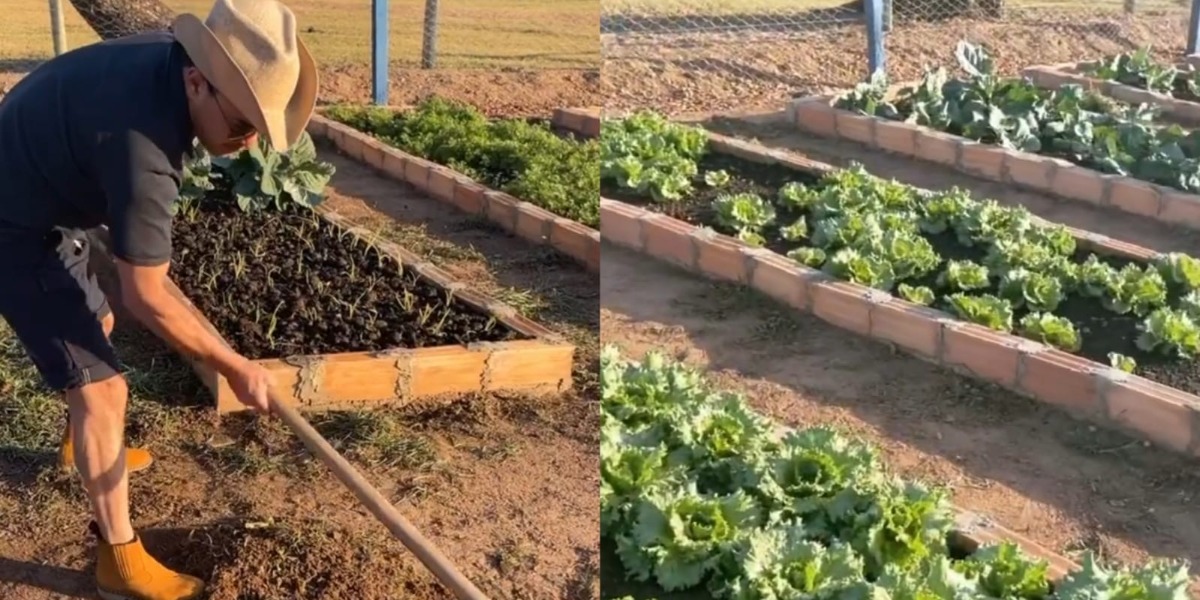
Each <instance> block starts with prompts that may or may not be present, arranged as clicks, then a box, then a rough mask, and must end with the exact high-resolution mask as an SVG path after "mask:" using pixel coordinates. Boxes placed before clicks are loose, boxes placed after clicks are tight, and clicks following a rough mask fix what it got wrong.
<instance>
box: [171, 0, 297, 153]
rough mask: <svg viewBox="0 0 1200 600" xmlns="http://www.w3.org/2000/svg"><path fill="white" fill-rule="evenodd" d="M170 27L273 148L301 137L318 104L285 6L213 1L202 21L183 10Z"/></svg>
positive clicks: (256, 0)
mask: <svg viewBox="0 0 1200 600" xmlns="http://www.w3.org/2000/svg"><path fill="white" fill-rule="evenodd" d="M171 31H172V32H173V33H174V35H175V39H176V40H178V41H179V43H180V44H181V45H182V46H183V48H184V50H186V51H187V53H188V56H189V57H191V59H192V63H193V64H195V65H196V68H197V69H199V70H200V72H201V73H203V74H204V77H205V78H207V79H208V80H209V81H210V82H211V83H212V85H213V87H215V88H217V90H219V91H220V92H221V93H222V94H223V95H225V96H226V97H228V98H229V100H230V101H232V102H233V104H234V106H236V107H237V108H238V110H239V111H240V112H241V113H242V114H243V115H244V116H245V117H246V120H247V121H248V122H249V123H250V124H252V125H254V128H255V129H256V130H257V131H258V133H259V134H260V135H263V136H266V138H267V140H268V141H269V142H270V143H271V146H272V147H273V148H275V150H276V151H278V152H284V151H286V150H287V149H288V148H290V147H291V145H292V144H294V143H295V142H296V140H297V139H299V137H300V134H301V133H303V132H304V128H305V127H306V126H307V125H308V121H309V119H310V118H312V114H313V108H314V107H315V106H316V101H317V65H316V63H315V62H313V58H312V55H311V54H309V52H308V48H307V47H305V45H304V42H302V41H300V37H299V36H298V35H296V16H295V15H294V14H292V11H291V10H290V9H288V7H286V6H284V5H283V4H280V3H279V2H277V1H276V0H216V4H214V5H213V8H212V11H211V12H209V13H208V18H207V19H206V20H204V21H201V20H200V19H199V17H197V16H196V15H192V14H181V15H179V16H178V17H176V18H175V21H174V22H173V23H172V24H171Z"/></svg>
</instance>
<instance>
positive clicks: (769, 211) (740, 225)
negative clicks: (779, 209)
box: [713, 193, 775, 246]
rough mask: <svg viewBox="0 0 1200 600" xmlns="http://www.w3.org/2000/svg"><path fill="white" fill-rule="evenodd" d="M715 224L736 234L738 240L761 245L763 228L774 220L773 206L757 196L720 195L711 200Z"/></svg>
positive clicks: (746, 194) (750, 194)
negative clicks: (715, 213)
mask: <svg viewBox="0 0 1200 600" xmlns="http://www.w3.org/2000/svg"><path fill="white" fill-rule="evenodd" d="M713 207H714V208H715V209H716V210H717V222H718V223H720V224H721V226H723V227H726V228H729V229H732V230H733V231H735V232H737V237H738V239H740V240H742V241H744V242H746V243H749V244H752V245H755V246H761V245H762V244H763V241H764V240H763V237H762V235H760V232H761V231H762V228H763V227H766V226H767V225H769V224H771V223H772V222H773V221H774V220H775V206H774V205H773V204H771V202H770V201H769V200H766V199H764V198H762V197H761V196H759V195H758V194H752V193H740V194H721V195H720V196H717V198H716V199H715V200H713Z"/></svg>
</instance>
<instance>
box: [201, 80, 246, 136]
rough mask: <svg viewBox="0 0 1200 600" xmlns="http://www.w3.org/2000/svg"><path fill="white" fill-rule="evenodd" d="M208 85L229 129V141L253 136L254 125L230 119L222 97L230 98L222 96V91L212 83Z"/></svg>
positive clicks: (242, 120)
mask: <svg viewBox="0 0 1200 600" xmlns="http://www.w3.org/2000/svg"><path fill="white" fill-rule="evenodd" d="M207 83H208V91H209V93H210V94H212V95H213V98H214V99H216V101H217V110H219V111H221V117H222V118H223V119H224V120H225V126H226V127H228V128H229V139H231V140H241V139H245V138H247V137H250V136H251V135H253V134H254V125H252V124H250V123H248V122H246V121H245V120H244V119H232V118H230V117H229V113H228V112H226V111H225V107H224V106H223V103H222V102H221V98H222V97H224V98H228V96H226V95H225V94H222V93H221V90H218V89H217V88H216V87H215V86H213V84H212V82H207Z"/></svg>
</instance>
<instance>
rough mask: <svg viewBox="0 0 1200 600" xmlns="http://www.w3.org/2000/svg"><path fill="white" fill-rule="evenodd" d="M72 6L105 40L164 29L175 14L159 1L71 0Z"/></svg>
mask: <svg viewBox="0 0 1200 600" xmlns="http://www.w3.org/2000/svg"><path fill="white" fill-rule="evenodd" d="M71 5H72V6H74V7H75V10H77V11H79V14H80V15H82V16H83V20H84V21H87V24H88V25H89V26H91V28H92V29H93V30H94V31H95V32H96V34H97V35H99V36H100V38H101V39H105V40H111V39H113V38H119V37H125V36H127V35H133V34H135V33H143V32H146V31H154V30H158V29H166V28H167V27H169V26H170V25H171V20H172V19H173V18H174V17H175V11H173V10H171V9H170V8H168V7H167V5H166V4H163V3H162V1H161V0H71Z"/></svg>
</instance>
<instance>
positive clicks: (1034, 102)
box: [835, 42, 1200, 192]
mask: <svg viewBox="0 0 1200 600" xmlns="http://www.w3.org/2000/svg"><path fill="white" fill-rule="evenodd" d="M955 56H956V58H957V61H958V64H959V67H960V68H961V70H962V71H963V72H964V75H963V76H962V77H951V76H950V75H949V73H948V72H947V71H946V69H945V68H943V67H938V68H936V69H928V70H926V72H925V74H924V76H923V78H922V79H921V81H920V82H918V83H917V84H916V85H913V86H908V87H905V88H903V89H901V90H899V91H898V92H897V93H896V94H894V95H891V94H888V81H887V78H886V76H884V75H883V74H882V72H880V74H878V75H876V76H875V77H873V78H871V79H870V80H868V81H866V82H864V83H861V84H859V85H858V86H857V87H856V88H855V89H854V90H852V91H850V92H847V93H845V94H842V95H841V96H839V97H838V99H837V101H836V103H835V106H836V107H837V108H840V109H844V110H850V111H855V112H858V113H860V114H867V115H872V116H877V117H881V118H886V119H894V120H899V121H905V122H908V123H915V124H918V125H922V126H925V127H929V128H932V129H936V130H938V131H944V132H947V133H951V134H954V135H959V136H962V137H965V138H969V139H972V140H977V141H982V142H986V143H992V144H997V145H1000V146H1003V147H1005V148H1011V149H1015V150H1021V151H1025V152H1035V153H1038V154H1043V155H1047V156H1053V157H1057V158H1062V159H1065V160H1069V161H1071V162H1074V163H1076V164H1079V165H1082V166H1085V167H1088V168H1091V169H1095V170H1097V171H1101V172H1104V173H1112V174H1116V175H1122V176H1129V177H1135V178H1138V179H1141V180H1144V181H1148V182H1153V183H1157V184H1161V185H1165V186H1170V187H1173V188H1176V189H1179V190H1184V191H1188V192H1200V134H1197V133H1196V132H1195V131H1189V130H1186V129H1184V128H1182V127H1180V126H1179V125H1176V124H1164V123H1161V122H1159V120H1158V119H1157V117H1158V116H1159V109H1158V108H1156V107H1154V106H1152V105H1148V104H1139V105H1131V104H1127V103H1123V102H1118V101H1116V100H1113V99H1111V98H1107V97H1104V96H1103V95H1101V94H1099V93H1095V92H1091V91H1086V90H1085V89H1084V88H1083V87H1082V86H1079V85H1075V84H1069V85H1064V86H1062V87H1060V88H1059V89H1053V90H1051V89H1045V88H1040V87H1038V86H1037V85H1035V84H1034V83H1033V82H1032V81H1030V80H1029V79H1026V78H1018V77H1005V76H1001V75H999V74H997V73H995V71H994V63H993V60H992V58H991V56H990V55H989V54H988V53H987V51H986V50H984V49H982V48H979V47H977V46H974V45H972V44H970V43H967V42H959V43H958V46H957V48H956V51H955ZM1148 60H1149V59H1148V58H1146V57H1143V56H1140V55H1139V56H1132V55H1131V56H1129V57H1125V58H1122V57H1115V58H1113V59H1111V60H1109V61H1104V62H1101V63H1100V64H1099V65H1098V66H1096V67H1095V69H1094V72H1095V73H1096V75H1097V76H1100V77H1105V78H1123V79H1124V80H1127V81H1133V80H1136V79H1137V78H1139V77H1143V76H1147V77H1150V78H1151V80H1150V82H1149V83H1148V84H1147V85H1154V86H1158V87H1161V85H1162V84H1160V83H1155V82H1158V81H1159V80H1160V79H1161V80H1164V81H1165V80H1166V78H1167V77H1169V78H1170V81H1171V82H1172V83H1171V85H1176V84H1175V83H1174V82H1175V81H1177V80H1178V78H1179V76H1180V75H1179V73H1175V72H1171V71H1164V72H1165V73H1166V75H1162V74H1159V73H1158V71H1154V70H1150V69H1149V67H1145V63H1146V61H1148ZM1183 85H1184V88H1185V89H1188V88H1187V86H1186V84H1183Z"/></svg>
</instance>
